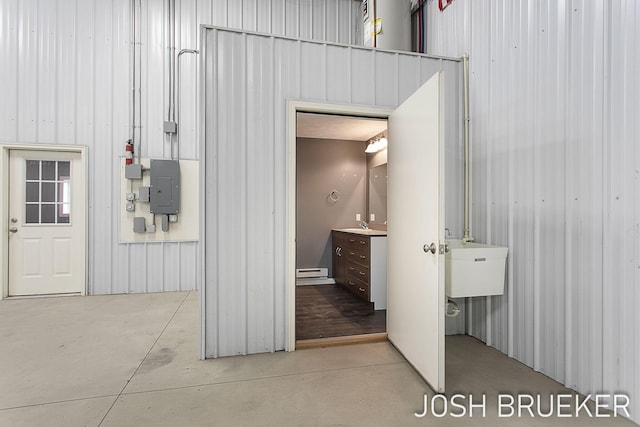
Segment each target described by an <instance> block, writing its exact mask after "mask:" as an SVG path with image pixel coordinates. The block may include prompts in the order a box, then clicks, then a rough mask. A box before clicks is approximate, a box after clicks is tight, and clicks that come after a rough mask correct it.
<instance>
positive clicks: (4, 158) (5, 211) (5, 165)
mask: <svg viewBox="0 0 640 427" xmlns="http://www.w3.org/2000/svg"><path fill="white" fill-rule="evenodd" d="M11 150H26V151H53V152H58V153H64V152H70V153H79V154H80V162H81V168H82V171H83V173H82V176H81V177H80V179H84V182H85V186H84V187H85V191H84V193H85V194H84V199H85V203H84V209H83V213H84V217H85V227H84V230H83V232H84V239H82V240H83V245H84V286H83V287H82V291H81V293H80V294H81V295H86V294H87V285H88V283H89V280H88V278H89V252H88V251H87V248H88V247H89V203H88V201H89V186H88V185H87V184H88V182H89V181H88V179H87V178H88V165H87V163H88V162H87V151H88V147H87V146H84V145H44V144H12V143H0V182H1V183H2V184H0V185H1V187H0V188H1V190H2V192H1V194H2V197H0V224H2V227H1V230H2V231H1V234H0V236H1V240H2V241H1V244H0V271H1V272H2V274H1V276H0V282H1V286H0V287H1V292H0V300H1V299H4V298H7V296H8V295H9V229H8V227H7V224H9V190H10V187H9V156H10V154H11Z"/></svg>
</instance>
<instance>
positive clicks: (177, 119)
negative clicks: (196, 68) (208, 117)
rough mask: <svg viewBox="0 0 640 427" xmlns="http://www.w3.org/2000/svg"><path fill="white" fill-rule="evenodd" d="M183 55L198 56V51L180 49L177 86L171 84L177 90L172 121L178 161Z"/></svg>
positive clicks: (177, 64)
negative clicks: (174, 129) (181, 58)
mask: <svg viewBox="0 0 640 427" xmlns="http://www.w3.org/2000/svg"><path fill="white" fill-rule="evenodd" d="M185 53H194V54H198V53H200V51H199V50H197V49H181V50H180V52H178V57H177V59H176V72H175V75H176V80H177V86H176V82H174V83H173V86H174V88H177V90H176V98H175V105H174V107H173V110H174V112H175V120H174V121H175V122H176V150H177V155H176V159H177V160H180V57H181V56H182V55H183V54H185ZM172 153H173V151H172ZM172 158H173V156H172Z"/></svg>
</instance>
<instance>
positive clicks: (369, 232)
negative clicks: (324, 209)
mask: <svg viewBox="0 0 640 427" xmlns="http://www.w3.org/2000/svg"><path fill="white" fill-rule="evenodd" d="M335 230H336V231H344V232H345V233H353V234H362V235H364V236H386V235H387V232H386V231H384V230H374V229H372V228H339V229H335Z"/></svg>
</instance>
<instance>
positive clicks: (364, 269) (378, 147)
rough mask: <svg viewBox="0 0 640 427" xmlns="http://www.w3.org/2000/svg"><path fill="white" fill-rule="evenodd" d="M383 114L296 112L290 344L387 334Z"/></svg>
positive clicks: (375, 337)
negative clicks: (292, 333) (292, 341)
mask: <svg viewBox="0 0 640 427" xmlns="http://www.w3.org/2000/svg"><path fill="white" fill-rule="evenodd" d="M386 137H387V120H386V118H379V117H362V116H352V115H336V114H323V113H316V112H313V113H311V112H297V113H296V169H295V170H296V177H295V179H296V257H295V259H296V265H295V274H296V285H295V327H296V348H304V347H312V346H315V345H322V346H326V345H331V344H344V343H349V342H371V341H380V340H386V339H387V337H386V293H387V292H386V280H387V278H386V275H387V274H386V273H387V271H386V270H387V269H386V199H387V196H386V190H387V188H386V180H387V174H386V163H387V149H386V144H387V139H386Z"/></svg>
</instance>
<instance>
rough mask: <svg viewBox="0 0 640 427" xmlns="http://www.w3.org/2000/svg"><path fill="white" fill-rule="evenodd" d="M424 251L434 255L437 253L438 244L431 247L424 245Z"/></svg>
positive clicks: (432, 244)
mask: <svg viewBox="0 0 640 427" xmlns="http://www.w3.org/2000/svg"><path fill="white" fill-rule="evenodd" d="M422 250H423V251H425V252H431V253H432V254H435V253H436V250H437V249H436V244H435V243H431V244H430V245H427V244H426V243H425V244H424V246H423V247H422Z"/></svg>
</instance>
